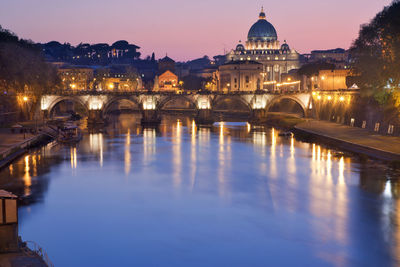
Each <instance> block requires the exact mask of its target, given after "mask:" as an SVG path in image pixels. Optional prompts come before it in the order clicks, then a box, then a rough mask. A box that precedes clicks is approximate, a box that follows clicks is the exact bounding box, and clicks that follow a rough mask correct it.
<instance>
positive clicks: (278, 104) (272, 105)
mask: <svg viewBox="0 0 400 267" xmlns="http://www.w3.org/2000/svg"><path fill="white" fill-rule="evenodd" d="M287 104H295V106H294V107H295V108H297V109H298V110H299V114H300V113H301V114H300V115H301V117H303V118H305V117H307V107H306V105H307V104H306V103H303V101H301V100H300V99H299V98H297V97H295V96H292V95H283V96H278V97H275V98H273V99H271V101H270V102H269V103H268V104H267V106H266V107H265V109H266V111H267V112H283V113H289V114H291V113H293V114H296V113H297V112H296V110H293V112H290V110H289V111H287V110H284V109H283V110H282V111H281V109H282V105H287Z"/></svg>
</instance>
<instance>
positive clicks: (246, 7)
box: [0, 0, 392, 61]
mask: <svg viewBox="0 0 400 267" xmlns="http://www.w3.org/2000/svg"><path fill="white" fill-rule="evenodd" d="M391 2H392V1H391V0H331V1H327V0H301V1H300V0H285V1H282V0H280V1H277V0H251V1H243V0H198V1H192V0H168V1H167V0H0V25H1V26H2V27H3V28H6V29H9V30H11V31H13V32H14V33H16V34H17V35H18V36H19V37H21V38H24V39H31V40H33V41H35V42H48V41H53V40H55V41H59V42H61V43H64V42H68V43H71V44H72V45H77V44H79V43H80V42H84V43H100V42H101V43H109V44H112V43H113V42H115V41H117V40H127V41H128V42H130V43H133V44H136V45H138V46H140V47H141V49H140V50H139V52H141V53H142V58H144V57H146V56H147V55H151V53H152V52H155V54H156V58H161V57H164V56H165V55H166V54H168V56H169V57H171V58H173V59H175V60H177V61H186V60H190V59H194V58H198V57H202V56H204V55H208V56H209V57H213V56H215V55H218V54H223V52H224V50H226V51H229V50H230V49H233V48H235V47H236V45H237V44H238V42H239V40H242V41H246V39H247V33H248V31H249V29H250V27H251V25H252V24H253V23H255V22H256V21H257V20H258V14H259V12H260V9H261V6H264V9H265V13H266V15H267V20H268V21H269V22H271V23H272V24H273V25H274V27H275V29H276V30H277V33H278V39H279V40H280V41H281V43H283V40H287V42H288V44H289V45H290V47H291V48H294V49H296V50H297V51H298V52H299V53H309V52H310V51H311V50H316V49H331V48H338V47H341V48H346V49H347V48H349V47H350V45H351V43H352V41H353V40H354V39H355V38H356V37H357V35H358V32H359V29H360V25H361V24H365V23H368V22H369V21H370V20H371V19H372V18H373V17H374V16H375V15H376V13H378V12H379V11H381V10H382V9H383V7H384V6H387V5H389V4H390V3H391Z"/></svg>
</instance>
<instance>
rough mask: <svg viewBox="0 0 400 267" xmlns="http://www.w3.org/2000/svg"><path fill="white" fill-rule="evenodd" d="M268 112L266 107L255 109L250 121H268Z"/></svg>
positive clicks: (259, 122) (256, 122)
mask: <svg viewBox="0 0 400 267" xmlns="http://www.w3.org/2000/svg"><path fill="white" fill-rule="evenodd" d="M267 113H268V112H267V110H266V109H253V112H252V116H251V118H250V121H249V122H250V123H251V124H263V123H265V122H266V121H267Z"/></svg>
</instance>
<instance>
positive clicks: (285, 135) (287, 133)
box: [278, 132, 293, 137]
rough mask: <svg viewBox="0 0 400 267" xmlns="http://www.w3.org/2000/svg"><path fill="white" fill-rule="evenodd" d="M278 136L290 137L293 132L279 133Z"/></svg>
mask: <svg viewBox="0 0 400 267" xmlns="http://www.w3.org/2000/svg"><path fill="white" fill-rule="evenodd" d="M278 136H283V137H292V136H293V133H292V132H283V133H279V134H278Z"/></svg>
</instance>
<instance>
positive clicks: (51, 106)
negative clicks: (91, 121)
mask: <svg viewBox="0 0 400 267" xmlns="http://www.w3.org/2000/svg"><path fill="white" fill-rule="evenodd" d="M64 101H71V102H73V103H75V104H79V105H81V106H82V107H83V108H84V109H85V112H86V114H89V107H88V106H87V104H86V103H85V101H83V100H82V99H81V98H80V97H76V96H60V97H57V98H56V99H54V100H53V101H52V102H51V103H50V104H49V106H48V108H47V111H48V116H49V117H50V118H51V117H52V116H53V112H54V108H55V107H56V106H57V105H58V104H60V103H61V102H64Z"/></svg>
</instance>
